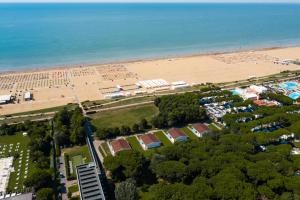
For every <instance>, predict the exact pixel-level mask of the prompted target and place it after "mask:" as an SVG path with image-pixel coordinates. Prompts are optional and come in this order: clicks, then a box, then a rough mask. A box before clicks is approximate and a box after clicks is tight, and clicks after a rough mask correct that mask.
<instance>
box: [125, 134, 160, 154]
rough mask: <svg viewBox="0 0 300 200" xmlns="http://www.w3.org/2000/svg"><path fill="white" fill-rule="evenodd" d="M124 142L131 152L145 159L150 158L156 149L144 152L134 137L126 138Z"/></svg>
mask: <svg viewBox="0 0 300 200" xmlns="http://www.w3.org/2000/svg"><path fill="white" fill-rule="evenodd" d="M126 140H127V141H128V143H129V144H130V146H131V148H132V149H133V150H135V151H139V152H141V153H143V154H144V156H145V157H148V158H150V157H151V156H152V155H153V154H154V153H155V151H156V149H148V150H146V151H145V150H144V149H143V148H142V146H141V145H140V143H139V141H138V140H137V138H136V137H135V136H131V137H127V138H126Z"/></svg>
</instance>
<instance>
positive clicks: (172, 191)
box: [104, 91, 300, 200]
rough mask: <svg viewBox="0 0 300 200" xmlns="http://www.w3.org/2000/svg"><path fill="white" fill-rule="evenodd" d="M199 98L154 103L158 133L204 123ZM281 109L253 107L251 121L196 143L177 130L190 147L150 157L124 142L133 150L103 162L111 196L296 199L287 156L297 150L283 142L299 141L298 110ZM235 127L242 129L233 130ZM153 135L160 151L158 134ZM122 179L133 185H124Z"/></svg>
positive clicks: (236, 117) (232, 121)
mask: <svg viewBox="0 0 300 200" xmlns="http://www.w3.org/2000/svg"><path fill="white" fill-rule="evenodd" d="M214 93H215V94H217V95H212V96H218V97H217V98H216V100H217V101H223V100H226V101H231V102H233V103H234V105H236V106H242V105H247V104H249V103H250V104H251V102H250V101H247V102H243V101H242V100H241V99H240V98H236V97H234V96H231V95H230V94H227V93H226V92H223V91H222V92H214ZM204 95H206V94H203V93H202V94H198V93H194V94H188V95H187V94H185V95H177V96H176V95H174V96H167V97H160V98H158V99H156V100H155V105H157V106H158V108H159V111H160V112H159V114H158V115H157V116H156V117H158V118H159V116H160V117H161V119H159V120H160V122H162V123H159V125H161V126H163V127H168V126H171V125H174V124H175V125H177V124H179V125H186V124H185V123H190V122H191V121H193V118H194V116H196V117H199V116H201V117H199V118H197V120H201V119H204V117H203V115H202V114H199V115H198V114H195V113H198V111H196V105H197V107H200V105H199V102H198V101H197V102H196V101H195V99H199V97H203V96H204ZM208 95H211V93H210V94H208ZM270 96H272V95H270ZM164 98H166V99H164ZM162 99H163V100H162ZM284 101H285V100H281V102H282V103H283V102H284ZM189 105H191V106H189ZM283 105H284V106H282V107H274V108H270V107H257V108H255V110H254V112H252V113H232V114H227V115H226V116H225V117H224V121H225V123H226V124H227V126H228V127H225V128H224V129H223V130H219V129H218V128H217V127H215V126H212V125H211V126H210V127H209V128H210V132H209V133H208V134H207V135H205V136H204V137H202V138H198V137H197V136H195V135H194V134H193V133H192V132H191V131H190V130H189V129H188V128H187V127H184V128H181V130H182V131H184V132H185V133H186V134H187V135H188V136H189V137H190V138H191V139H192V140H188V141H187V142H180V143H176V144H174V145H166V144H165V145H164V146H163V147H161V148H157V149H155V150H151V152H150V153H149V154H145V153H144V152H147V151H143V150H142V149H141V147H140V145H139V143H138V141H137V140H136V138H135V137H129V138H127V140H128V141H129V143H130V145H131V146H132V148H133V150H131V151H126V152H121V153H120V154H118V155H117V156H115V157H112V156H108V157H106V158H105V159H104V165H105V168H106V169H107V170H108V171H110V174H111V178H112V180H113V181H114V182H115V183H117V184H116V185H119V184H120V183H122V187H120V188H118V190H115V192H116V193H115V196H116V198H117V199H118V196H120V194H123V191H124V188H128V190H130V191H131V192H132V193H131V194H134V191H136V187H138V191H139V193H140V198H142V199H148V200H152V199H153V200H156V199H160V200H169V199H214V200H219V199H224V200H229V199H249V200H250V199H265V200H268V199H278V200H279V199H298V198H300V192H299V191H300V187H299V183H300V176H299V175H298V174H299V170H300V168H299V166H300V156H299V155H291V150H292V148H293V147H294V146H296V147H299V146H300V145H299V144H298V143H294V141H293V138H286V139H285V138H283V137H281V136H282V135H290V134H291V133H294V134H295V135H296V138H300V114H299V113H298V112H294V111H298V110H300V106H296V105H290V104H289V103H288V102H285V103H283ZM193 107H195V108H193ZM198 109H199V108H198ZM199 110H200V113H201V108H200V109H199ZM189 114H191V115H189ZM194 114H195V115H194ZM177 116H181V117H182V118H181V117H177ZM189 117H191V118H190V119H189ZM179 119H180V120H179ZM241 119H247V122H243V123H239V122H240V121H243V120H241ZM154 120H155V119H154ZM153 125H155V126H156V125H157V124H155V123H153ZM156 135H157V137H158V138H159V139H160V140H161V141H162V142H163V143H166V140H167V138H166V137H165V136H164V135H163V133H162V132H158V133H156ZM163 137H164V138H163ZM128 179H129V180H131V179H134V181H135V182H130V183H127V181H128ZM132 183H134V185H131V184H132ZM123 184H124V185H123ZM134 186H136V187H134Z"/></svg>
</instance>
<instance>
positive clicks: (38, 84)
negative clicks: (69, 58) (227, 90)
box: [0, 46, 300, 114]
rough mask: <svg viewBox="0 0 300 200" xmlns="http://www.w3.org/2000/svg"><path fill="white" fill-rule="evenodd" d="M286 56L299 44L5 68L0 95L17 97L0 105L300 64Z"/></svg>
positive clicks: (72, 99) (57, 101)
mask: <svg viewBox="0 0 300 200" xmlns="http://www.w3.org/2000/svg"><path fill="white" fill-rule="evenodd" d="M286 59H293V60H297V59H298V60H300V46H298V47H268V48H259V49H257V50H255V49H253V48H252V49H251V50H245V49H243V50H239V51H238V50H236V51H226V52H225V53H224V51H223V52H213V53H205V54H204V53H203V54H189V55H188V56H177V57H176V56H172V57H171V56H170V57H168V58H160V59H144V60H141V59H140V60H134V61H131V62H130V61H127V62H124V61H123V62H114V63H113V64H96V65H92V64H90V65H84V66H85V67H81V68H80V67H79V66H78V65H77V68H75V67H76V66H74V65H73V66H67V67H66V66H61V67H56V68H54V67H52V68H38V69H30V70H27V71H25V70H23V71H21V72H20V71H13V72H5V75H0V95H9V94H10V95H12V96H13V97H15V98H16V100H15V102H16V103H13V104H5V105H1V106H0V113H1V114H10V113H19V112H26V111H30V110H39V109H45V108H50V107H56V106H62V105H66V104H69V103H78V102H83V101H87V100H90V101H94V100H102V99H106V98H109V96H107V95H110V94H112V93H114V92H115V91H116V88H119V87H122V89H123V91H124V93H126V95H127V94H128V95H129V96H134V95H136V93H141V92H142V93H149V94H152V93H155V92H156V90H157V89H158V90H162V89H164V88H163V87H162V88H154V89H153V88H149V87H147V86H143V87H141V88H138V87H137V84H138V83H140V82H141V81H143V82H144V81H146V80H164V81H165V82H166V83H173V82H178V81H183V82H185V83H187V84H188V85H191V86H193V85H197V84H205V83H222V82H234V81H239V80H246V79H249V77H263V76H268V75H272V74H277V73H280V72H282V71H294V70H300V65H296V64H289V65H287V64H284V63H276V62H275V61H283V60H286ZM169 89H170V88H169ZM27 91H30V92H31V93H32V95H33V98H34V99H33V100H32V101H25V99H24V98H23V96H24V93H25V92H27Z"/></svg>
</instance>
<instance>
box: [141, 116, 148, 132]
mask: <svg viewBox="0 0 300 200" xmlns="http://www.w3.org/2000/svg"><path fill="white" fill-rule="evenodd" d="M139 127H140V129H141V130H145V129H147V128H148V121H147V120H146V119H145V118H143V119H141V121H140V123H139Z"/></svg>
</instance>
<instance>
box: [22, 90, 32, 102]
mask: <svg viewBox="0 0 300 200" xmlns="http://www.w3.org/2000/svg"><path fill="white" fill-rule="evenodd" d="M24 100H25V101H30V100H32V94H31V92H25V94H24Z"/></svg>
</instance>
